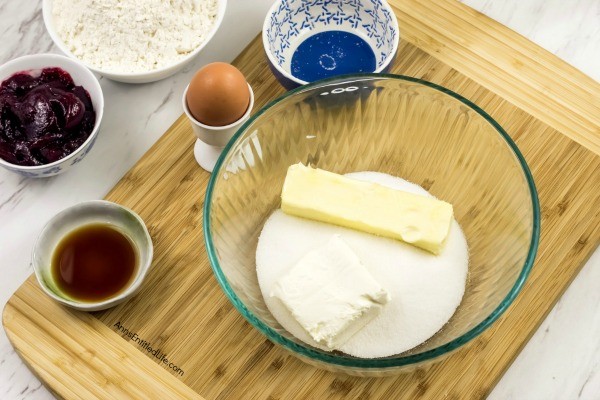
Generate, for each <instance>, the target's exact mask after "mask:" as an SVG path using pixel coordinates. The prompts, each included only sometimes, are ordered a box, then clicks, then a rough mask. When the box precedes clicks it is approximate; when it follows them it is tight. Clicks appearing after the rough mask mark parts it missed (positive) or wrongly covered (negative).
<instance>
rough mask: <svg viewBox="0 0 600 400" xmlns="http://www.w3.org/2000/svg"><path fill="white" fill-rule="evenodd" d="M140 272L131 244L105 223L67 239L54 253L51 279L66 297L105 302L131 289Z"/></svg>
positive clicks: (87, 226)
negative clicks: (137, 272)
mask: <svg viewBox="0 0 600 400" xmlns="http://www.w3.org/2000/svg"><path fill="white" fill-rule="evenodd" d="M136 269H137V252H136V249H135V246H134V244H133V243H132V241H131V240H130V239H129V238H128V237H127V236H125V235H124V234H123V233H121V232H119V231H118V230H116V229H115V228H113V227H111V226H110V225H106V224H90V225H85V226H82V227H81V228H78V229H76V230H74V231H72V232H70V233H69V234H68V235H67V236H65V237H64V238H63V239H62V240H61V241H60V243H59V244H58V246H57V247H56V249H55V250H54V253H53V254H52V265H51V270H52V277H53V278H54V282H55V283H56V285H57V286H58V289H59V290H60V291H61V292H62V293H64V294H66V295H67V296H69V297H71V298H73V299H75V300H79V301H87V302H96V301H102V300H106V299H108V298H110V297H112V296H114V295H116V294H118V293H119V292H121V291H122V290H123V289H124V288H125V287H127V286H129V283H130V282H131V281H132V277H133V276H134V275H135V272H136Z"/></svg>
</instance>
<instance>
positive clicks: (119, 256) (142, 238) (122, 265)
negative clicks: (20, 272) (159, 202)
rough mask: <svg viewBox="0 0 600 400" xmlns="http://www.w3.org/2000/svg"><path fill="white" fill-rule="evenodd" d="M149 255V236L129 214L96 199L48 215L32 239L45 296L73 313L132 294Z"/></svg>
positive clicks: (35, 266)
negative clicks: (48, 218) (40, 230)
mask: <svg viewBox="0 0 600 400" xmlns="http://www.w3.org/2000/svg"><path fill="white" fill-rule="evenodd" d="M152 254H153V246H152V239H151V237H150V234H149V233H148V230H147V229H146V226H145V224H144V222H143V220H142V219H141V218H140V217H139V216H138V215H137V214H136V213H135V212H133V211H132V210H130V209H128V208H126V207H123V206H121V205H118V204H115V203H111V202H108V201H102V200H96V201H88V202H84V203H80V204H77V205H75V206H73V207H70V208H67V209H66V210H64V211H62V212H60V213H58V214H57V215H56V216H55V217H53V218H52V219H51V220H50V221H49V222H48V223H47V224H46V226H45V227H44V228H43V229H42V232H41V233H40V235H39V237H38V239H37V242H36V244H35V246H34V250H33V254H32V264H33V269H34V271H35V274H36V277H37V280H38V282H39V284H40V286H41V287H42V289H43V290H44V292H46V294H48V295H49V296H50V297H52V298H53V299H55V300H56V301H58V302H60V303H62V304H64V305H66V306H69V307H72V308H75V309H78V310H83V311H99V310H104V309H107V308H110V307H113V306H116V305H117V304H119V303H122V302H123V301H125V300H127V299H128V298H130V297H131V296H133V295H135V293H137V291H138V290H139V288H140V287H141V284H142V282H143V280H144V278H145V276H146V273H147V272H148V270H149V268H150V266H151V263H152Z"/></svg>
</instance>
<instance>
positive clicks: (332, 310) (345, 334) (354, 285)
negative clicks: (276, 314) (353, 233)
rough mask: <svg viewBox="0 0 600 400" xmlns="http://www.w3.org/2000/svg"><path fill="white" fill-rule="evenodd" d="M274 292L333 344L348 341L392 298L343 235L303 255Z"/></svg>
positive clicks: (311, 330)
mask: <svg viewBox="0 0 600 400" xmlns="http://www.w3.org/2000/svg"><path fill="white" fill-rule="evenodd" d="M270 295H271V296H273V297H277V298H279V300H281V301H282V302H283V304H284V305H285V306H286V308H287V309H288V310H289V311H290V312H291V314H292V316H293V317H294V318H295V319H296V320H297V321H298V323H299V324H300V325H301V326H302V327H303V328H304V329H305V330H306V331H307V332H308V333H309V334H310V336H311V337H312V338H313V339H314V340H315V341H316V342H317V343H320V344H322V345H324V346H326V347H327V348H329V349H336V348H338V347H339V346H340V345H342V344H344V343H345V342H346V341H347V340H348V339H350V338H351V337H352V335H354V334H355V333H356V332H358V331H359V330H360V329H362V328H363V327H364V326H365V325H366V324H368V323H369V322H370V321H371V320H372V319H373V318H375V317H376V316H377V315H378V314H379V312H380V311H381V308H382V306H383V305H384V304H386V303H387V302H388V301H389V300H390V296H389V294H388V293H387V291H386V290H385V289H384V288H382V287H381V285H380V284H379V283H378V282H377V281H375V279H374V278H373V276H372V275H371V274H370V273H369V270H368V269H367V268H366V267H365V266H364V265H363V264H362V263H361V262H360V260H359V258H358V256H357V255H356V254H355V253H354V252H353V251H352V249H350V247H348V245H347V244H346V243H345V242H344V241H343V240H342V239H341V238H340V237H339V235H335V236H333V237H332V238H331V239H330V240H329V242H328V243H327V244H326V245H325V246H323V247H321V248H317V249H315V250H313V251H310V252H309V253H307V254H306V255H305V256H304V257H302V258H301V259H300V261H298V263H297V264H296V265H295V266H294V267H293V268H292V269H291V270H290V271H289V272H288V273H287V274H286V275H284V276H283V277H282V278H281V279H279V280H278V281H277V282H276V283H275V285H273V288H272V290H271V293H270Z"/></svg>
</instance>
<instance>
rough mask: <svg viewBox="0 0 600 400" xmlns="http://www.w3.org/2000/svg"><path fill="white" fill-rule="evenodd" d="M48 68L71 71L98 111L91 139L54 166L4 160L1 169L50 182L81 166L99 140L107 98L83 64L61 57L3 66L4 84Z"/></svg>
mask: <svg viewBox="0 0 600 400" xmlns="http://www.w3.org/2000/svg"><path fill="white" fill-rule="evenodd" d="M47 67H59V68H62V69H63V70H65V71H67V72H68V73H69V74H70V75H71V77H72V78H73V80H74V81H75V84H76V85H81V86H83V87H84V88H85V89H86V90H87V91H88V93H89V94H90V97H91V99H92V104H93V105H94V111H96V123H95V124H94V129H93V130H92V133H90V136H89V137H88V138H87V140H86V141H85V142H83V144H82V145H81V146H79V148H78V149H77V150H75V151H74V152H72V153H71V154H69V155H68V156H66V157H64V158H61V159H60V160H58V161H55V162H53V163H50V164H44V165H35V166H22V165H15V164H11V163H9V162H7V161H5V160H3V159H2V158H0V166H2V167H4V168H6V169H7V170H9V171H12V172H16V173H17V174H20V175H23V176H26V177H29V178H47V177H49V176H54V175H58V174H61V173H63V172H65V171H66V170H68V169H69V168H71V167H72V166H73V165H75V164H77V163H78V162H80V161H81V160H83V158H84V157H85V156H86V155H87V153H88V152H89V151H90V150H91V149H92V146H93V145H94V143H95V142H96V138H97V136H98V130H99V129H100V122H101V121H102V114H103V113H104V95H103V94H102V88H101V87H100V83H99V82H98V79H96V77H95V76H94V74H93V73H92V72H91V71H90V70H89V69H87V68H86V67H85V66H84V65H83V64H81V63H80V62H78V61H75V60H73V59H70V58H68V57H65V56H61V55H58V54H34V55H30V56H23V57H19V58H16V59H14V60H12V61H9V62H7V63H6V64H4V65H2V66H0V82H2V81H4V80H5V79H7V78H9V77H11V76H12V75H13V74H16V73H17V72H21V71H34V72H35V71H36V70H41V69H43V68H47Z"/></svg>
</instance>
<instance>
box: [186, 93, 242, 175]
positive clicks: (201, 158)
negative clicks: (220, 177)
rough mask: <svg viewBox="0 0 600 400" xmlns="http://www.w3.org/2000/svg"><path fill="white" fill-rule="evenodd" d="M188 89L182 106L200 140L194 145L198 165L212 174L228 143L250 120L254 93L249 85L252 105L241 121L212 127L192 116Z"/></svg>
mask: <svg viewBox="0 0 600 400" xmlns="http://www.w3.org/2000/svg"><path fill="white" fill-rule="evenodd" d="M188 88H189V85H188V86H187V87H186V88H185V90H184V91H183V97H182V105H183V111H184V112H185V115H187V117H188V119H189V120H190V122H191V123H192V130H193V131H194V134H195V135H196V137H197V138H198V139H197V140H196V144H195V145H194V157H195V158H196V162H197V163H198V165H200V166H201V167H202V168H203V169H204V170H206V171H208V172H212V170H213V168H214V167H215V164H216V163H217V160H218V159H219V156H220V155H221V153H222V152H223V149H224V148H225V145H226V144H227V142H229V140H230V139H231V138H232V137H233V135H234V134H235V133H236V132H237V130H238V129H239V127H240V126H242V124H243V123H244V122H246V121H247V120H248V118H250V114H251V113H252V108H253V107H254V91H253V90H252V87H251V86H250V85H248V90H250V104H248V109H247V110H246V112H245V113H244V115H242V117H241V118H240V119H238V120H237V121H235V122H234V123H232V124H229V125H225V126H210V125H205V124H203V123H202V122H200V121H198V120H197V119H196V118H194V117H193V116H192V113H191V112H190V109H189V108H188V105H187V101H186V97H187V91H188Z"/></svg>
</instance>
